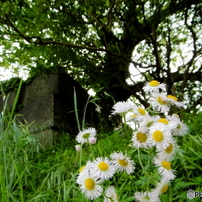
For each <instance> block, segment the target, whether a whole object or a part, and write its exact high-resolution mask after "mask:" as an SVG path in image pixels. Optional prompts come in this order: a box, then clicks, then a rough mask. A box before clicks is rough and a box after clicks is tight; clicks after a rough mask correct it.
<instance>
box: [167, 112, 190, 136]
mask: <svg viewBox="0 0 202 202" xmlns="http://www.w3.org/2000/svg"><path fill="white" fill-rule="evenodd" d="M168 120H169V121H170V122H173V123H175V124H176V127H175V128H174V129H173V131H172V132H173V133H172V134H173V135H176V136H182V135H185V134H186V133H187V132H188V127H187V126H186V125H185V124H184V123H183V122H182V121H181V120H180V118H179V116H178V115H177V114H173V115H172V116H168Z"/></svg>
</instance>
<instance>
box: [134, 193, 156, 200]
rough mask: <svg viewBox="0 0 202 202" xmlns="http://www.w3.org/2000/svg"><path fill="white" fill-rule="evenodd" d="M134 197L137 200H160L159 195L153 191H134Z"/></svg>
mask: <svg viewBox="0 0 202 202" xmlns="http://www.w3.org/2000/svg"><path fill="white" fill-rule="evenodd" d="M134 198H135V199H136V201H138V202H160V199H159V197H158V196H157V195H156V193H154V192H136V193H135V195H134Z"/></svg>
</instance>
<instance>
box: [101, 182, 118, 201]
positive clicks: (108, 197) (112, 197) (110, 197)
mask: <svg viewBox="0 0 202 202" xmlns="http://www.w3.org/2000/svg"><path fill="white" fill-rule="evenodd" d="M104 202H118V195H117V193H116V190H115V187H114V186H109V187H108V188H107V189H106V191H105V196H104Z"/></svg>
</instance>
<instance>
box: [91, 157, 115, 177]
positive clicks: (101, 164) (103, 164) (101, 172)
mask: <svg viewBox="0 0 202 202" xmlns="http://www.w3.org/2000/svg"><path fill="white" fill-rule="evenodd" d="M92 172H94V173H95V175H96V176H98V177H99V178H101V179H102V180H106V179H109V178H111V177H113V175H114V173H115V172H116V169H115V166H114V164H113V162H112V161H110V160H109V159H108V158H107V157H98V158H96V159H95V160H94V161H93V162H92Z"/></svg>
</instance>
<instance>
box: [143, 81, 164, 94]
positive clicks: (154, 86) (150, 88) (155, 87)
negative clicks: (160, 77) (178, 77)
mask: <svg viewBox="0 0 202 202" xmlns="http://www.w3.org/2000/svg"><path fill="white" fill-rule="evenodd" d="M160 89H161V90H165V89H166V85H165V84H164V83H159V82H158V81H156V80H153V81H150V82H148V83H146V84H145V86H144V87H143V90H144V91H145V92H159V90H160Z"/></svg>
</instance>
